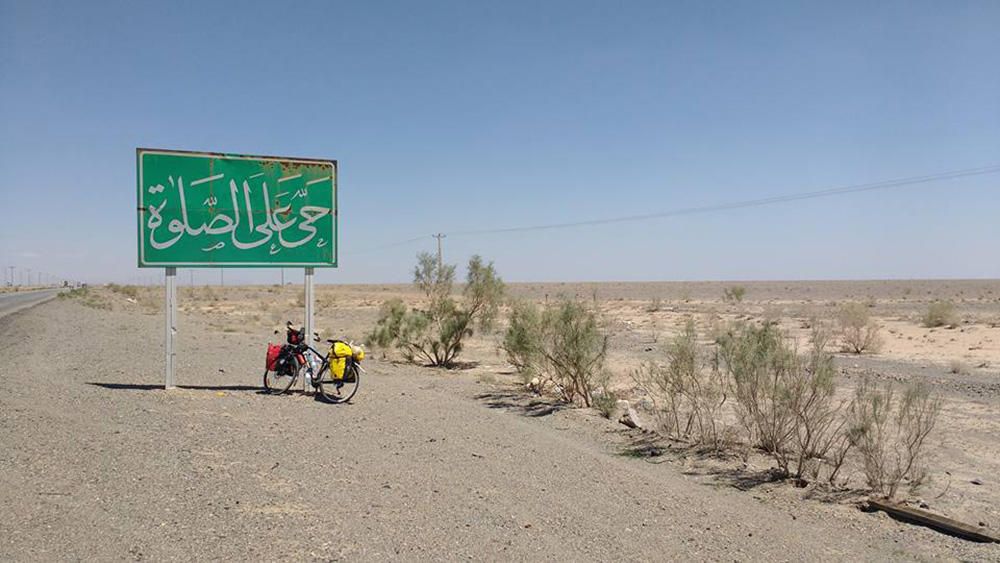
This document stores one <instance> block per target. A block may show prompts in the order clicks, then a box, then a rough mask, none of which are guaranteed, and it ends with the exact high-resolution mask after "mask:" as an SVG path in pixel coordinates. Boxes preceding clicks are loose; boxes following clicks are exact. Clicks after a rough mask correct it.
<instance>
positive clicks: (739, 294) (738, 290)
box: [722, 285, 747, 303]
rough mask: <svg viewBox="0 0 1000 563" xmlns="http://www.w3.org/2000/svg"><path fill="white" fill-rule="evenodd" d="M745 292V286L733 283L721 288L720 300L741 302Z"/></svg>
mask: <svg viewBox="0 0 1000 563" xmlns="http://www.w3.org/2000/svg"><path fill="white" fill-rule="evenodd" d="M746 294H747V288H745V287H743V286H742V285H733V286H730V287H727V288H725V289H723V290H722V300H723V301H725V302H727V303H742V302H743V297H745V296H746Z"/></svg>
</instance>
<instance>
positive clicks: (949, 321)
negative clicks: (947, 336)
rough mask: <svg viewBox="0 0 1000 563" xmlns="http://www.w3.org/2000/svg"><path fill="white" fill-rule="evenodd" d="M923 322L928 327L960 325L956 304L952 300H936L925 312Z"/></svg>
mask: <svg viewBox="0 0 1000 563" xmlns="http://www.w3.org/2000/svg"><path fill="white" fill-rule="evenodd" d="M923 324H924V326H925V327H927V328H937V327H942V326H948V327H955V326H958V315H957V314H956V313H955V304H954V303H952V302H951V301H935V302H933V303H931V304H930V306H929V307H928V308H927V312H926V313H924V318H923Z"/></svg>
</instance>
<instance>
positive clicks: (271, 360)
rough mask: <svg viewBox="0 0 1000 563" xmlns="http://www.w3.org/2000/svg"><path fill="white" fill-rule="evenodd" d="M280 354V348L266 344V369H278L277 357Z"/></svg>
mask: <svg viewBox="0 0 1000 563" xmlns="http://www.w3.org/2000/svg"><path fill="white" fill-rule="evenodd" d="M280 354H281V346H279V345H278V344H271V343H270V342H269V343H268V344H267V369H268V371H274V370H276V369H278V356H279V355H280Z"/></svg>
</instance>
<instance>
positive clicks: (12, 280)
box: [7, 266, 15, 287]
mask: <svg viewBox="0 0 1000 563" xmlns="http://www.w3.org/2000/svg"><path fill="white" fill-rule="evenodd" d="M7 269H8V270H10V286H11V287H14V285H15V284H14V266H7Z"/></svg>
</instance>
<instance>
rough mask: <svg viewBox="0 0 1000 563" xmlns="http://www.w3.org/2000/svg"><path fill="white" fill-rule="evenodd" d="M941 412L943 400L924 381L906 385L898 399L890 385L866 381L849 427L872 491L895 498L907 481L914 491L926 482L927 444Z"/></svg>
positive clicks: (859, 391)
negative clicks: (925, 460)
mask: <svg viewBox="0 0 1000 563" xmlns="http://www.w3.org/2000/svg"><path fill="white" fill-rule="evenodd" d="M940 410H941V401H940V400H939V399H937V398H936V397H934V396H932V395H931V393H930V390H929V389H928V388H927V386H926V385H923V384H920V383H916V384H910V385H907V386H906V387H905V388H904V390H903V393H902V395H900V396H899V397H897V396H896V390H895V389H894V387H893V385H892V383H891V382H887V383H886V384H884V385H882V386H879V385H877V384H875V383H873V382H872V381H870V380H868V379H865V380H864V381H863V382H862V383H861V384H860V385H859V386H858V388H857V390H856V392H855V400H854V403H853V404H852V408H851V409H850V427H851V431H852V432H853V433H854V434H855V435H856V437H857V438H856V441H857V448H858V451H859V452H860V454H861V459H862V465H863V469H864V474H865V480H866V481H867V483H868V486H869V487H870V488H871V489H872V490H873V491H874V492H876V493H878V494H880V495H882V496H884V497H885V498H889V499H891V498H893V497H895V496H896V493H897V492H898V491H899V487H900V485H901V484H902V483H903V482H904V481H908V482H909V485H910V488H911V489H914V488H916V487H918V486H920V484H922V483H923V482H924V480H925V479H926V477H927V470H926V467H925V466H924V463H923V456H924V453H925V452H924V444H925V443H926V441H927V437H928V436H929V435H930V433H931V431H932V430H933V429H934V425H935V423H936V422H937V417H938V413H939V412H940Z"/></svg>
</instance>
